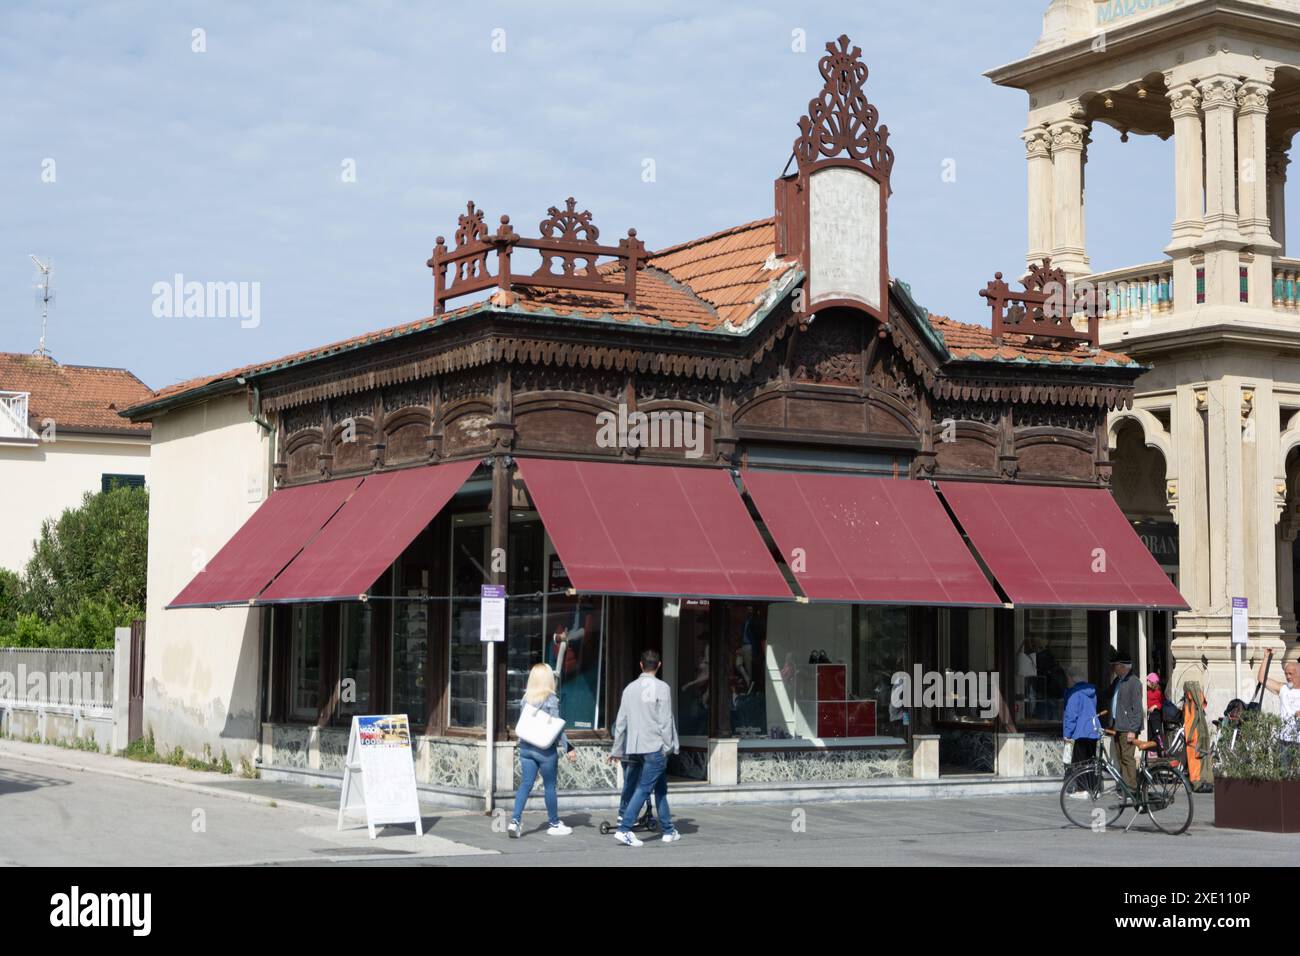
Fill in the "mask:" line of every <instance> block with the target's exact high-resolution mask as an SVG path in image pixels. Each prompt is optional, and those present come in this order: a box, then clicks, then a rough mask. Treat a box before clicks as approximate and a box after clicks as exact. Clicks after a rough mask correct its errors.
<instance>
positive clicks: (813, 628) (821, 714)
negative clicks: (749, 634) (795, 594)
mask: <svg viewBox="0 0 1300 956" xmlns="http://www.w3.org/2000/svg"><path fill="white" fill-rule="evenodd" d="M765 617H766V636H765V639H761V638H760V639H758V640H757V641H756V648H757V649H758V650H759V653H760V657H759V659H760V660H761V661H762V668H763V680H762V687H763V693H762V707H763V710H762V713H763V722H762V725H761V726H758V728H757V730H758V732H756V733H755V732H753V728H755V726H756V722H755V720H754V718H753V717H752V716H747V715H745V714H742V717H743V718H744V721H743V722H742V723H738V724H737V727H738V732H737V734H736V735H737V736H739V737H742V738H743V737H767V738H768V739H772V740H792V739H793V740H818V741H823V742H832V743H834V742H841V743H850V742H862V741H865V740H868V739H870V740H873V741H877V742H880V741H879V738H888V739H889V740H890V742H901V740H902V739H903V738H905V737H906V734H907V724H908V720H909V718H908V714H907V710H906V708H899V707H894V706H891V699H890V698H891V696H892V695H891V692H892V687H893V684H892V680H893V675H894V674H895V673H897V672H899V671H903V670H905V669H906V666H907V609H906V608H901V607H886V606H879V607H878V606H870V605H852V604H771V605H768V606H767V608H766V615H765ZM744 620H745V621H746V622H747V623H748V624H749V625H755V624H757V623H758V622H760V620H761V619H760V617H759V615H758V614H757V613H752V612H750V611H749V610H747V611H746V613H745V616H744ZM743 633H744V630H743V629H742V634H743ZM743 645H744V639H743V637H742V640H741V642H740V644H739V645H737V643H736V641H735V640H734V638H733V640H732V646H733V648H735V649H736V652H737V657H736V660H737V661H743V660H744V659H745V658H746V655H745V654H744V653H743ZM750 706H753V705H750ZM764 728H765V729H764Z"/></svg>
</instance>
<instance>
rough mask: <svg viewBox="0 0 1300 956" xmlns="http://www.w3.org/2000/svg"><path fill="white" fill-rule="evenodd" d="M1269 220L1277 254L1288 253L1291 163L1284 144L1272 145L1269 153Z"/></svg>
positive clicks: (1267, 170)
mask: <svg viewBox="0 0 1300 956" xmlns="http://www.w3.org/2000/svg"><path fill="white" fill-rule="evenodd" d="M1266 163H1267V169H1266V173H1267V178H1268V222H1269V227H1270V229H1271V230H1272V234H1273V241H1274V242H1276V243H1277V245H1278V248H1277V252H1276V253H1275V255H1279V256H1285V255H1286V168H1287V166H1289V165H1290V164H1291V157H1290V156H1288V155H1287V151H1286V148H1285V147H1283V146H1270V147H1269V148H1268V153H1267V160H1266Z"/></svg>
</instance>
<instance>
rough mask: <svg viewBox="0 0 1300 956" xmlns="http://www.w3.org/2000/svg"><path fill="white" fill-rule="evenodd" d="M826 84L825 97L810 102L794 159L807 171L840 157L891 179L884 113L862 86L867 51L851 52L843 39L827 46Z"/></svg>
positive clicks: (820, 66)
mask: <svg viewBox="0 0 1300 956" xmlns="http://www.w3.org/2000/svg"><path fill="white" fill-rule="evenodd" d="M817 67H818V69H820V70H821V74H822V79H823V80H825V85H824V86H823V87H822V91H821V94H820V95H818V96H815V97H813V99H811V100H809V101H808V113H807V114H806V115H805V116H803V117H801V118H800V120H799V136H798V138H797V139H795V141H794V155H795V159H796V160H797V161H798V163H799V167H800V168H801V169H802V168H804V167H805V166H808V165H810V164H812V163H815V162H818V161H819V160H823V159H835V158H837V157H840V156H841V155H844V156H847V157H848V158H849V159H855V160H857V161H858V162H862V163H867V164H868V165H869V166H871V167H872V168H873V169H875V170H877V171H878V172H879V173H880V175H881V176H883V177H884V178H886V179H888V178H889V172H890V170H891V169H893V166H894V151H893V150H892V149H890V148H889V127H888V126H880V125H879V123H880V111H879V110H878V109H876V107H875V106H874V105H872V103H871V101H870V100H868V99H867V94H866V93H865V92H864V91H863V84H865V83H866V81H867V65H866V64H865V63H863V62H862V48H861V47H858V46H854V47H853V48H852V49H850V48H849V38H848V37H847V36H845V35H843V34H841V35H840V38H839V39H838V40H836V41H834V42H831V43H827V44H826V55H825V56H824V57H822V58H821V60H820V61H819V62H818V64H817Z"/></svg>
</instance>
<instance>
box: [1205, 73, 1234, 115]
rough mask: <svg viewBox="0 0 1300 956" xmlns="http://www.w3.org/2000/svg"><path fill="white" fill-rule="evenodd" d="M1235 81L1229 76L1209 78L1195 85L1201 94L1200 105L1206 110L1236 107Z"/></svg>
mask: <svg viewBox="0 0 1300 956" xmlns="http://www.w3.org/2000/svg"><path fill="white" fill-rule="evenodd" d="M1238 85H1239V84H1238V83H1237V81H1236V80H1235V79H1234V78H1233V77H1231V76H1222V75H1220V76H1211V77H1209V78H1208V79H1204V80H1201V81H1200V82H1198V83H1197V84H1196V88H1197V90H1199V91H1200V94H1201V105H1202V106H1203V107H1204V108H1205V109H1207V110H1210V109H1221V108H1223V107H1233V108H1235V107H1236V105H1237V87H1238Z"/></svg>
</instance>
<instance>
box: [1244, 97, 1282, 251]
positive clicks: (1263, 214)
mask: <svg viewBox="0 0 1300 956" xmlns="http://www.w3.org/2000/svg"><path fill="white" fill-rule="evenodd" d="M1272 92H1273V87H1272V86H1270V85H1269V84H1268V83H1265V82H1264V81H1262V80H1246V81H1245V82H1243V83H1242V84H1241V87H1240V88H1239V89H1238V90H1237V176H1238V179H1237V196H1238V198H1239V201H1240V204H1241V209H1240V211H1239V218H1238V224H1239V228H1240V229H1241V233H1242V235H1243V236H1244V237H1245V239H1246V240H1247V241H1248V242H1250V243H1251V244H1252V245H1257V246H1259V245H1262V246H1263V247H1264V249H1263V250H1262V251H1265V252H1271V251H1272V246H1273V240H1272V236H1271V235H1270V232H1269V225H1268V173H1267V169H1266V163H1267V156H1266V147H1265V126H1266V124H1267V122H1268V97H1269V94H1271V93H1272Z"/></svg>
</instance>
